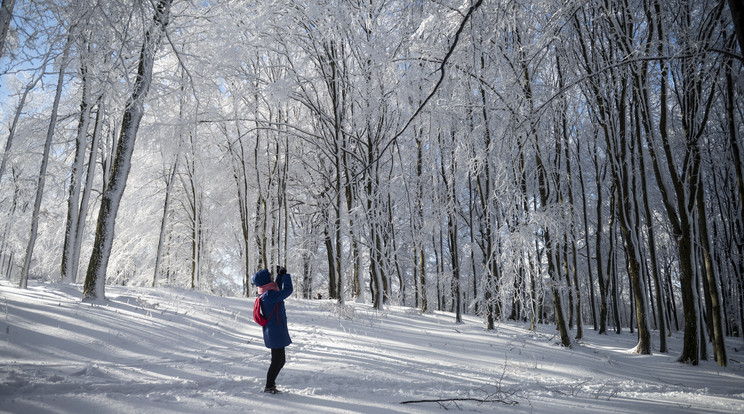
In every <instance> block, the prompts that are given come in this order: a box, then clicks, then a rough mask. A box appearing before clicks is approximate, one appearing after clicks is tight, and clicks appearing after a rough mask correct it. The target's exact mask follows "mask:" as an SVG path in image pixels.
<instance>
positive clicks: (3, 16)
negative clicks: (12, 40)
mask: <svg viewBox="0 0 744 414" xmlns="http://www.w3.org/2000/svg"><path fill="white" fill-rule="evenodd" d="M13 6H15V0H3V3H2V6H1V7H0V58H2V57H3V55H4V54H5V39H6V38H7V36H8V29H9V28H10V20H11V19H12V18H13Z"/></svg>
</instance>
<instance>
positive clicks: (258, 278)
mask: <svg viewBox="0 0 744 414" xmlns="http://www.w3.org/2000/svg"><path fill="white" fill-rule="evenodd" d="M251 280H252V281H253V284H254V285H256V286H259V287H260V286H263V285H265V284H267V283H271V272H269V269H264V270H259V271H258V272H256V274H255V275H253V277H252V278H251Z"/></svg>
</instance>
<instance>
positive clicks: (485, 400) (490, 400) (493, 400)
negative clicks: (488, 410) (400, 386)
mask: <svg viewBox="0 0 744 414" xmlns="http://www.w3.org/2000/svg"><path fill="white" fill-rule="evenodd" d="M458 401H472V402H479V403H503V404H506V405H517V404H519V402H517V401H514V400H511V401H508V400H501V399H498V398H435V399H431V400H410V401H401V404H417V403H431V402H435V403H438V404H441V403H444V402H454V403H456V402H458Z"/></svg>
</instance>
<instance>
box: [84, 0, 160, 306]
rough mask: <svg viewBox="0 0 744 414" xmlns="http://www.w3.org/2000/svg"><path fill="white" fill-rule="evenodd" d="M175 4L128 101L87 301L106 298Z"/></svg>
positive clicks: (145, 55) (149, 40)
mask: <svg viewBox="0 0 744 414" xmlns="http://www.w3.org/2000/svg"><path fill="white" fill-rule="evenodd" d="M171 1H172V0H159V2H158V4H157V6H156V9H155V14H154V16H153V27H151V28H150V29H149V30H148V31H147V33H146V34H145V40H144V42H143V44H142V50H141V51H140V58H139V67H138V69H137V79H136V80H135V83H134V90H133V91H132V96H131V97H130V98H129V100H128V101H127V106H126V110H125V111H124V117H123V119H122V124H121V131H120V135H119V142H118V144H117V150H116V158H115V159H114V165H113V169H112V170H111V178H110V180H109V185H108V186H107V187H106V189H105V190H104V193H103V197H102V199H101V207H100V210H99V213H98V223H97V225H96V236H95V242H94V244H93V252H92V253H91V256H90V262H89V264H88V271H87V273H86V276H85V284H84V286H83V299H85V300H97V299H99V300H100V299H104V298H105V297H104V291H105V283H106V268H107V266H108V261H109V256H110V255H111V247H112V245H113V241H114V228H115V225H116V214H117V213H118V211H119V203H120V202H121V198H122V196H123V195H124V188H125V187H126V183H127V177H128V175H129V170H130V169H131V160H132V153H133V152H134V142H135V139H136V138H137V130H138V129H139V124H140V121H141V120H142V116H143V115H144V100H145V97H146V96H147V93H148V91H149V89H150V84H151V83H152V68H153V64H154V61H155V53H156V51H157V46H158V44H159V43H160V39H161V38H162V36H163V34H164V32H165V28H166V26H167V25H168V18H169V14H170V7H171Z"/></svg>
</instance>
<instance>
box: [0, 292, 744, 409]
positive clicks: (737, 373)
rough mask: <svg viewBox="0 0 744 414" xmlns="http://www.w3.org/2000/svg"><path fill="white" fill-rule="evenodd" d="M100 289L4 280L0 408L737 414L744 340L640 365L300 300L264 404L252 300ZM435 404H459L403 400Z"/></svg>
mask: <svg viewBox="0 0 744 414" xmlns="http://www.w3.org/2000/svg"><path fill="white" fill-rule="evenodd" d="M106 289H107V298H108V300H107V301H105V302H103V301H102V302H99V303H95V304H91V303H82V302H81V301H80V297H81V287H80V286H68V285H49V284H33V283H32V284H31V285H30V288H29V289H27V290H20V289H17V288H15V287H12V286H11V285H10V284H9V282H7V281H2V282H0V318H2V323H0V412H9V413H27V414H33V413H103V412H105V413H236V412H241V413H245V412H259V413H267V412H282V413H302V412H324V413H350V412H355V413H356V412H358V413H424V412H432V411H434V412H437V411H445V410H446V409H448V410H453V409H454V410H463V411H468V412H494V411H498V412H503V413H551V414H562V413H571V414H576V413H597V412H603V413H607V414H611V413H731V412H744V367H743V366H742V363H741V361H743V360H744V352H743V351H742V340H741V338H729V340H728V345H729V358H730V359H731V361H730V364H729V367H727V368H720V367H718V366H717V365H716V364H715V363H713V362H712V361H708V362H703V363H702V364H701V366H698V367H692V366H688V365H681V364H678V363H676V362H675V361H674V359H675V356H676V354H677V353H679V352H680V350H681V333H680V334H675V335H674V336H673V337H672V338H669V339H670V348H671V350H672V352H671V353H670V354H654V355H651V356H639V355H634V354H631V353H629V352H628V350H629V349H631V348H633V347H634V345H635V342H636V336H635V335H633V334H629V333H624V334H621V335H615V334H614V333H612V334H610V335H597V334H596V333H595V332H594V331H592V330H591V329H587V330H586V338H585V339H584V340H583V341H581V342H579V343H577V344H576V345H575V346H574V347H573V349H564V348H561V347H560V346H558V342H559V340H558V338H557V337H556V334H555V330H554V329H553V327H551V326H540V327H539V329H538V331H537V332H530V331H529V330H528V329H527V326H525V325H523V324H521V323H509V324H501V325H500V326H499V327H498V329H497V330H496V331H493V332H488V331H486V330H484V329H483V327H482V323H481V322H480V320H478V319H477V318H473V317H468V318H466V321H465V323H463V324H456V323H454V317H453V316H452V315H451V314H446V313H435V314H427V315H421V314H420V313H418V312H416V311H415V310H412V309H409V308H401V307H392V306H391V307H388V308H386V310H385V311H384V312H375V311H374V310H373V309H372V308H371V307H370V306H369V305H363V304H349V305H346V306H344V307H338V306H337V305H335V304H333V303H330V302H326V301H305V300H299V299H293V298H290V299H289V300H288V301H287V313H288V315H289V318H290V321H289V323H290V330H291V334H292V338H293V340H294V343H293V344H292V345H291V346H290V347H289V348H287V364H286V366H285V368H284V370H283V371H282V373H281V374H280V375H279V379H278V383H279V386H280V388H283V389H285V390H287V391H288V392H287V393H285V394H282V395H267V394H264V393H263V392H262V389H263V384H264V376H265V372H266V368H267V366H268V359H269V352H268V350H267V349H266V348H264V346H263V341H262V339H261V332H260V329H259V327H258V325H256V324H255V323H253V321H252V305H253V299H246V298H227V297H217V296H210V295H206V294H202V293H198V292H192V291H186V290H178V289H165V288H158V289H148V288H132V287H114V286H109V287H107V288H106ZM657 342H658V341H657V339H655V343H657ZM429 399H431V400H435V399H460V400H457V401H442V402H415V403H410V404H401V403H402V402H405V401H411V400H416V401H420V400H429ZM469 399H473V400H469ZM474 400H487V401H488V402H481V401H474Z"/></svg>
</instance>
